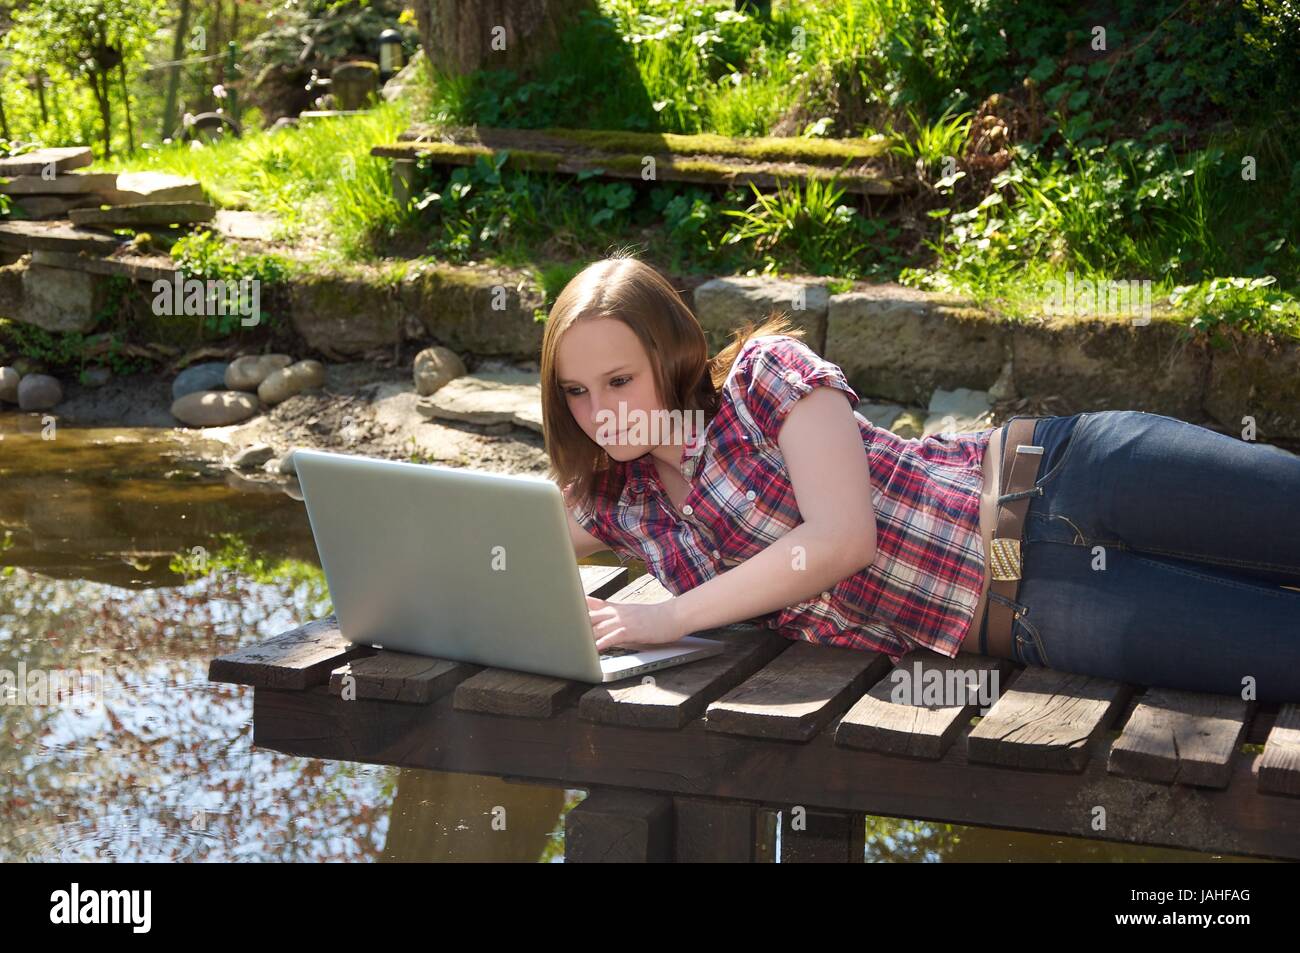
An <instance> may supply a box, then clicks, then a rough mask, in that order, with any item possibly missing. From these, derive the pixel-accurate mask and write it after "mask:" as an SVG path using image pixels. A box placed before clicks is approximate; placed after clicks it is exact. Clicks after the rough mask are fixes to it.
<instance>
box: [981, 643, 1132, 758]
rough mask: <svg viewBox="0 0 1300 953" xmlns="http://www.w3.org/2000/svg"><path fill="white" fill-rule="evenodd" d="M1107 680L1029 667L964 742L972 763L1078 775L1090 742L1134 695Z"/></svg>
mask: <svg viewBox="0 0 1300 953" xmlns="http://www.w3.org/2000/svg"><path fill="white" fill-rule="evenodd" d="M1132 692H1133V689H1132V686H1130V685H1126V684H1123V683H1120V682H1115V681H1111V680H1110V679H1105V678H1092V677H1090V676H1087V675H1076V674H1074V673H1072V672H1058V671H1056V670H1055V669H1050V668H1044V667H1042V666H1039V665H1030V666H1027V667H1026V668H1025V669H1024V671H1022V672H1021V673H1020V674H1019V675H1018V676H1016V680H1015V682H1014V683H1013V684H1012V685H1011V687H1010V688H1009V689H1008V690H1007V691H1005V692H1003V693H1002V697H1001V698H999V699H998V700H997V702H996V703H995V704H994V705H993V707H992V709H990V710H989V713H988V715H987V716H985V717H984V718H982V719H981V720H980V723H979V724H978V725H976V726H975V728H974V729H973V730H972V731H971V733H970V735H969V736H968V737H967V741H966V743H967V756H968V757H969V758H970V760H971V761H972V762H982V763H985V764H996V765H1001V766H1003V767H1010V768H1030V769H1033V770H1040V771H1044V770H1045V771H1082V770H1083V768H1084V766H1085V765H1086V764H1087V763H1088V755H1089V750H1090V749H1089V742H1090V741H1092V739H1094V738H1096V737H1097V736H1098V735H1100V734H1101V733H1102V732H1103V731H1105V729H1106V726H1107V725H1108V724H1109V723H1110V722H1111V721H1112V720H1113V718H1114V716H1115V715H1116V714H1117V713H1118V712H1119V711H1122V710H1123V706H1124V703H1125V702H1126V701H1127V700H1128V698H1129V696H1130V695H1132Z"/></svg>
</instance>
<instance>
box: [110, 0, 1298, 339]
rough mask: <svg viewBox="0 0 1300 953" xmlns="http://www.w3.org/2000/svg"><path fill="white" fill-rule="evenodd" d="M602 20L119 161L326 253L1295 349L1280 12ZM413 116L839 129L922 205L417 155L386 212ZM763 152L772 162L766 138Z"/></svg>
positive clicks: (900, 8) (643, 140) (1177, 8)
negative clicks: (1065, 306) (1068, 319)
mask: <svg viewBox="0 0 1300 953" xmlns="http://www.w3.org/2000/svg"><path fill="white" fill-rule="evenodd" d="M596 6H597V8H598V11H599V13H598V15H595V16H590V15H588V16H585V17H584V19H583V21H582V23H581V24H579V25H578V26H576V27H574V28H572V29H569V30H566V31H565V32H564V35H563V37H562V49H561V51H560V53H559V54H558V55H557V56H556V57H554V58H553V60H551V61H549V62H548V63H544V64H542V65H541V66H540V67H539V68H538V69H537V70H536V71H535V72H534V74H533V75H532V77H531V78H530V79H529V80H528V81H526V82H521V81H519V80H518V78H517V77H515V76H513V75H511V74H509V73H507V72H504V71H491V72H484V73H480V74H475V75H473V76H469V77H456V78H452V77H446V76H442V77H438V78H437V83H436V86H435V90H434V93H433V95H432V96H431V97H430V99H429V101H428V103H427V104H425V105H424V107H422V108H427V110H428V111H427V113H426V112H423V111H422V112H421V114H420V115H419V116H410V115H407V113H406V112H405V111H403V110H402V109H401V108H399V107H396V106H391V105H385V106H381V107H379V108H378V109H376V110H374V111H373V112H371V113H370V114H368V115H366V116H362V117H348V118H341V119H335V120H328V121H323V122H317V123H312V124H305V125H304V126H302V127H301V128H299V129H296V130H286V131H282V132H277V133H257V134H253V135H250V136H249V137H248V138H246V139H244V140H237V141H227V142H223V143H220V144H217V145H214V146H208V147H204V148H202V149H199V150H193V151H191V150H189V149H187V148H179V147H177V148H168V149H164V150H157V151H152V152H149V153H146V154H140V153H138V154H137V155H135V156H132V157H130V159H129V160H126V161H125V162H123V163H122V165H124V166H130V167H131V168H140V167H142V165H143V166H145V167H153V168H160V169H166V170H169V171H174V172H178V173H181V174H187V175H193V176H195V177H196V178H198V179H199V180H200V181H201V182H203V184H204V185H205V187H207V188H208V189H209V191H210V193H211V194H212V195H213V197H214V198H215V199H216V200H217V201H218V202H219V203H221V204H223V205H225V206H227V207H232V208H251V209H256V210H262V211H268V212H272V213H275V214H277V215H278V216H280V217H281V219H282V220H283V222H284V223H285V227H286V234H287V235H289V236H292V237H293V238H294V239H295V240H296V241H298V243H299V244H300V245H301V246H302V247H306V248H315V249H316V250H317V251H316V253H317V254H320V255H324V256H327V257H341V258H348V259H353V260H365V259H366V258H368V257H371V256H374V255H377V254H382V253H385V252H389V251H391V250H392V249H393V248H400V249H401V253H402V254H419V253H420V252H424V253H427V254H429V255H432V256H434V257H437V258H440V259H445V260H450V261H469V260H495V261H499V262H502V263H505V264H515V265H525V266H529V267H532V268H535V269H536V270H537V271H538V273H540V274H541V275H542V276H543V277H544V279H545V283H546V284H547V287H548V289H549V287H550V286H551V285H554V284H557V283H559V282H560V281H561V278H562V276H563V275H564V274H567V273H570V272H571V271H572V269H573V268H574V267H575V266H576V263H580V262H585V261H589V260H591V259H593V258H596V257H600V256H602V255H603V254H605V253H606V252H607V251H608V249H609V248H610V247H612V246H615V245H627V244H632V245H634V246H639V247H640V248H642V250H643V251H644V252H645V254H646V255H647V257H649V258H650V259H651V260H653V261H656V262H657V263H659V264H661V265H663V266H665V267H668V268H671V269H673V270H675V271H682V272H687V271H695V272H711V273H734V272H745V271H750V270H752V271H755V272H771V271H794V272H804V273H810V274H816V275H821V276H824V277H826V278H827V279H829V280H833V281H835V282H836V283H838V284H841V285H842V284H843V283H845V282H847V281H850V280H857V279H881V278H885V279H899V280H903V281H905V282H907V283H911V284H916V285H920V286H926V287H931V288H937V289H947V290H951V291H957V292H960V293H962V294H964V295H967V296H969V297H972V298H974V299H975V300H976V301H977V302H980V303H985V304H988V305H990V306H993V307H996V308H999V309H1001V310H1003V311H1005V313H1006V314H1008V316H1011V317H1016V316H1020V315H1028V314H1031V313H1032V312H1034V311H1035V310H1036V309H1038V308H1039V307H1040V304H1041V300H1042V297H1043V293H1044V289H1045V288H1047V287H1049V286H1050V283H1051V282H1052V281H1062V280H1063V279H1064V276H1065V275H1066V273H1067V272H1069V273H1073V274H1074V275H1076V276H1078V277H1079V278H1087V279H1091V280H1110V279H1115V280H1124V281H1129V280H1137V281H1150V282H1151V287H1152V289H1153V294H1154V295H1155V296H1156V298H1157V299H1158V300H1160V301H1163V302H1165V303H1167V304H1168V305H1169V306H1170V307H1171V308H1173V309H1174V310H1175V311H1176V312H1177V313H1180V314H1182V315H1183V316H1184V319H1185V320H1186V322H1187V324H1188V326H1189V328H1192V329H1210V330H1212V329H1214V328H1216V327H1219V326H1223V325H1235V326H1240V327H1244V328H1249V329H1252V330H1260V331H1263V330H1274V331H1280V332H1284V333H1288V334H1291V333H1294V327H1295V320H1294V318H1295V315H1296V310H1297V301H1300V211H1298V210H1300V161H1297V160H1296V159H1295V156H1297V155H1300V134H1297V133H1296V132H1295V129H1296V128H1300V125H1298V123H1300V106H1298V104H1297V101H1296V97H1294V95H1292V93H1291V92H1290V90H1291V89H1293V87H1294V85H1295V81H1296V80H1297V78H1300V67H1298V66H1297V65H1296V63H1297V62H1300V57H1294V56H1292V55H1291V54H1292V53H1293V52H1298V51H1300V40H1298V39H1297V37H1300V31H1294V30H1292V29H1291V28H1290V26H1289V25H1295V24H1294V22H1293V21H1294V15H1293V14H1292V13H1289V12H1288V10H1289V8H1287V7H1285V5H1284V4H1282V3H1281V0H1251V2H1249V3H1244V4H1242V5H1240V6H1232V7H1231V8H1226V7H1216V6H1212V5H1211V6H1207V5H1206V4H1205V3H1201V2H1199V0H1192V2H1190V3H1188V4H1183V3H1182V2H1181V0H1148V2H1143V3H1137V2H1134V0H1119V2H1118V3H1116V4H1114V5H1113V6H1114V9H1113V11H1112V13H1113V15H1111V16H1108V18H1107V22H1108V24H1109V26H1108V39H1109V42H1110V44H1111V46H1110V50H1111V54H1106V55H1102V54H1095V55H1094V52H1093V51H1091V50H1090V49H1089V47H1088V42H1087V37H1086V36H1083V35H1082V34H1079V33H1078V31H1077V29H1076V27H1077V24H1075V23H1074V21H1073V20H1072V19H1071V16H1070V15H1069V14H1068V13H1066V12H1062V10H1060V9H1058V8H1057V7H1056V5H1050V4H1048V5H1026V4H1018V3H1014V2H1012V0H979V2H976V0H946V2H944V3H938V2H933V0H846V2H844V3H839V4H834V5H826V4H820V3H813V2H807V0H791V2H788V3H777V4H775V5H774V9H773V11H772V16H771V19H770V20H760V19H756V18H753V17H749V16H745V15H742V14H740V13H737V12H736V11H735V9H734V4H732V3H731V2H730V0H700V2H691V3H687V2H685V0H600V2H599V3H598V4H597V5H596ZM1288 18H1291V19H1288ZM1072 30H1073V31H1074V32H1073V33H1072V32H1071V31H1072ZM994 93H996V94H998V96H999V97H1000V98H1001V100H1002V101H1003V105H1004V106H1005V107H1006V108H1007V109H1008V110H1010V112H1011V113H1016V111H1017V110H1018V111H1019V112H1018V113H1016V114H1017V115H1019V116H1020V120H1019V121H1020V123H1021V125H1020V127H1019V128H1017V129H1014V130H1012V134H1011V136H1010V143H1009V144H1010V145H1011V146H1012V149H1011V152H1010V161H1009V163H1005V164H1004V165H1001V166H996V165H995V166H994V167H992V169H991V170H990V168H989V167H988V166H987V165H986V166H983V167H981V166H980V165H979V163H978V162H975V161H974V160H973V157H972V155H971V154H970V151H969V150H970V145H971V143H972V136H974V135H976V134H977V133H979V132H980V129H981V128H986V127H987V123H988V122H989V121H990V120H989V116H988V115H986V114H985V115H980V114H981V113H987V109H985V110H981V104H984V105H985V106H986V107H987V105H988V97H989V96H990V95H992V94H994ZM1153 117H1154V119H1156V120H1158V121H1153ZM413 118H418V119H422V120H432V121H446V122H455V123H463V124H470V123H478V124H480V125H486V126H518V127H525V128H547V127H565V128H574V127H578V128H581V129H585V130H588V132H586V133H583V134H578V135H577V138H579V139H582V138H584V136H585V137H586V138H589V139H592V140H599V141H611V142H619V143H620V144H621V146H622V147H625V148H627V149H629V150H631V151H632V152H634V153H635V152H636V151H637V149H638V148H641V149H645V150H647V151H649V150H650V149H651V148H652V147H653V146H655V145H656V144H661V143H662V142H663V141H665V140H667V141H672V136H673V134H700V133H706V134H717V135H720V136H744V137H763V136H770V135H771V134H772V132H773V130H774V129H775V128H777V127H778V124H779V125H780V128H781V129H783V130H786V131H791V130H793V131H795V132H796V133H800V134H802V135H800V136H799V137H798V138H797V139H796V140H794V141H795V142H797V143H798V146H799V147H800V149H812V150H814V151H815V150H818V149H821V150H822V151H825V152H833V151H835V150H837V149H839V148H840V147H839V146H838V144H837V143H834V142H828V141H825V140H826V139H827V138H828V137H833V138H839V139H845V140H849V141H851V142H852V143H854V144H855V145H858V144H860V145H861V147H862V149H863V150H864V151H868V152H880V151H881V150H884V151H885V152H886V154H887V155H886V158H887V159H888V160H889V161H892V162H893V163H895V171H896V172H901V173H908V174H912V175H916V176H918V178H919V182H920V190H919V192H918V194H917V195H915V196H914V197H913V198H912V199H910V200H908V201H907V202H905V203H904V204H903V205H902V207H901V208H898V209H895V210H893V214H892V216H891V217H882V216H880V215H879V212H880V208H879V206H871V205H869V204H868V203H867V202H865V201H864V200H863V199H862V198H860V197H857V196H851V195H850V196H846V195H845V194H844V193H842V192H841V191H840V190H839V188H838V187H837V186H836V185H835V183H833V182H831V183H826V182H807V183H800V184H798V185H791V186H786V187H784V188H781V189H776V190H771V191H768V192H766V193H762V194H758V193H756V192H755V191H754V190H751V189H748V188H730V189H725V190H720V189H708V188H703V187H697V186H691V185H682V184H672V183H659V182H642V181H640V180H630V181H629V180H605V179H602V178H600V177H599V176H595V175H591V174H586V173H584V174H581V175H577V176H566V175H547V174H544V173H541V172H535V173H527V172H520V171H517V170H512V169H510V168H508V167H503V164H502V162H501V161H500V156H497V157H496V158H495V159H494V158H492V157H490V156H485V157H482V158H480V159H478V160H476V162H475V163H474V164H473V165H471V166H466V167H460V168H455V169H451V168H448V167H446V166H428V167H426V168H425V169H424V170H423V173H422V174H423V179H422V181H421V182H420V183H419V188H418V191H417V201H416V202H415V203H414V204H413V206H412V207H411V208H409V209H401V208H399V207H398V206H397V204H396V203H395V202H394V201H393V199H392V196H391V192H390V186H389V179H388V163H387V162H386V161H383V160H376V159H372V158H370V157H369V155H368V152H369V149H370V147H371V146H373V145H376V144H379V143H391V142H394V141H396V137H397V134H398V133H399V132H400V131H401V130H402V128H404V127H405V126H406V125H407V124H408V122H409V121H410V120H411V119H413ZM1030 120H1032V122H1031V121H1030ZM981 122H983V123H984V124H985V125H984V127H981V126H980V123H981ZM877 133H879V134H880V136H879V138H873V136H875V135H876V134H877ZM777 145H780V142H779V141H778V143H777ZM754 149H755V150H757V151H758V153H759V155H758V157H762V158H776V157H779V152H778V153H773V151H772V150H773V145H772V144H771V143H755V144H754ZM654 151H659V149H658V148H655V149H654ZM797 151H798V150H791V152H792V153H793V152H797ZM841 151H843V150H841ZM986 156H987V153H986ZM1244 156H1249V157H1251V160H1252V162H1254V163H1255V166H1256V169H1255V171H1256V175H1255V177H1254V178H1252V179H1249V180H1248V179H1247V178H1245V177H1243V174H1242V161H1243V157H1244ZM393 240H396V241H395V242H394V241H393Z"/></svg>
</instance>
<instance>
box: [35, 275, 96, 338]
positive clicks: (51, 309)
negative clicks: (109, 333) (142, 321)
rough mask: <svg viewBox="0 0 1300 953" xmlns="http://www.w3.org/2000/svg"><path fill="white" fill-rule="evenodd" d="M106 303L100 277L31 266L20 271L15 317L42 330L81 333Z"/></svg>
mask: <svg viewBox="0 0 1300 953" xmlns="http://www.w3.org/2000/svg"><path fill="white" fill-rule="evenodd" d="M108 302H109V288H108V279H107V278H106V277H104V276H103V275H92V274H88V273H87V272H84V271H73V270H72V269H70V268H51V267H50V266H48V265H35V264H33V265H29V266H28V267H27V270H26V271H25V272H23V308H22V310H21V311H20V312H19V313H18V314H17V315H15V317H16V318H17V319H18V320H20V321H22V322H23V323H25V324H34V325H36V326H37V327H39V328H43V329H45V330H46V331H54V332H65V333H66V332H73V331H76V332H81V333H85V332H87V331H89V330H90V329H91V328H92V327H94V325H95V322H96V321H98V320H99V316H100V313H101V312H102V311H103V310H104V308H105V307H107V305H108Z"/></svg>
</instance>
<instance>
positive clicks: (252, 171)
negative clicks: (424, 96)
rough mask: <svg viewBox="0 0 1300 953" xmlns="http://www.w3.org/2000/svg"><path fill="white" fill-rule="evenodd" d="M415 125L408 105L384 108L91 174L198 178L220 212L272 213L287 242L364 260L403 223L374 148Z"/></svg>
mask: <svg viewBox="0 0 1300 953" xmlns="http://www.w3.org/2000/svg"><path fill="white" fill-rule="evenodd" d="M409 124H410V117H409V115H408V114H407V110H406V108H405V107H404V106H402V105H400V104H393V103H385V104H382V105H380V106H378V107H376V108H375V109H373V110H371V111H370V112H368V113H366V114H365V115H361V116H341V117H335V118H332V119H317V120H310V121H308V120H304V121H303V122H302V124H301V125H299V126H298V127H297V128H288V129H280V130H276V131H274V132H254V133H251V134H249V135H248V136H246V137H244V138H241V139H234V138H228V139H223V140H220V141H217V142H214V143H211V144H208V145H203V146H201V147H198V148H191V147H189V146H187V145H171V146H166V147H164V148H161V149H154V150H148V151H139V152H136V153H135V154H133V155H131V156H129V157H126V158H119V159H115V160H112V161H110V162H100V163H97V164H96V166H94V167H93V168H96V169H105V170H113V169H131V170H140V169H156V170H159V171H163V172H171V173H175V174H177V175H185V176H190V177H193V178H195V179H197V180H198V181H199V182H200V183H202V185H203V187H204V189H205V190H206V191H207V193H208V194H209V195H210V196H211V197H212V199H213V201H214V202H216V203H217V205H219V206H220V207H223V208H231V209H250V210H253V211H260V212H269V213H271V214H274V215H275V216H277V217H278V218H279V219H280V221H281V223H282V226H283V229H284V232H283V237H286V238H293V239H300V238H306V239H316V240H320V241H323V242H324V243H325V244H324V246H323V251H324V252H325V253H326V254H337V255H339V256H342V257H358V256H360V255H364V254H365V252H366V251H367V250H368V245H369V242H370V241H371V239H372V238H373V236H375V235H376V234H381V233H382V232H383V231H384V230H385V229H387V228H395V227H397V225H398V224H399V223H400V222H401V219H402V215H401V210H400V209H399V208H398V206H397V203H396V202H395V201H394V199H393V195H392V189H391V186H390V184H389V163H388V161H387V160H384V159H376V158H374V157H372V156H371V155H370V149H371V147H372V146H376V145H380V144H387V143H391V142H395V141H396V139H397V136H398V133H400V132H401V131H402V130H403V129H405V128H406V127H407V125H409Z"/></svg>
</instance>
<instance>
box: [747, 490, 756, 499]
mask: <svg viewBox="0 0 1300 953" xmlns="http://www.w3.org/2000/svg"><path fill="white" fill-rule="evenodd" d="M757 495H758V494H756V493H755V492H754V491H753V490H748V491H746V493H745V499H747V500H752V499H753V498H754V497H755V496H757Z"/></svg>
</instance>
